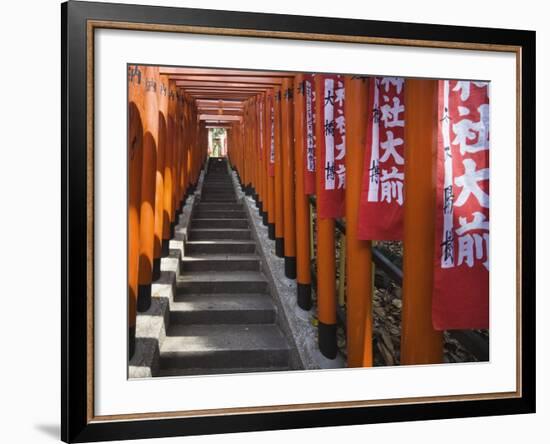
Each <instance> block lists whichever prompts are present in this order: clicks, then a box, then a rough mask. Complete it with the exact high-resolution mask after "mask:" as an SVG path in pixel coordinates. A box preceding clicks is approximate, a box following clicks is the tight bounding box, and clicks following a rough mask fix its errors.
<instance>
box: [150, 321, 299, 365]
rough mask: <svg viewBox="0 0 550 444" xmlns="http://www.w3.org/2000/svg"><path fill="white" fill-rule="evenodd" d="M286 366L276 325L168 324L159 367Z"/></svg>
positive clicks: (284, 344) (286, 355)
mask: <svg viewBox="0 0 550 444" xmlns="http://www.w3.org/2000/svg"><path fill="white" fill-rule="evenodd" d="M288 365H289V347H288V344H287V342H286V339H285V338H284V336H283V334H282V333H281V331H280V330H279V328H278V327H277V326H276V325H270V324H267V325H265V324H264V325H254V324H252V325H251V324H244V325H243V324H230V325H227V324H218V325H172V326H170V327H169V328H168V332H167V336H166V338H165V340H164V342H163V344H162V346H161V348H160V367H161V368H163V369H168V368H176V367H181V368H189V369H191V368H211V369H213V368H219V369H221V368H239V367H245V368H246V367H249V368H250V367H256V368H257V367H263V368H266V367H284V366H288Z"/></svg>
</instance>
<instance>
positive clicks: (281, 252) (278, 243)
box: [275, 237, 285, 257]
mask: <svg viewBox="0 0 550 444" xmlns="http://www.w3.org/2000/svg"><path fill="white" fill-rule="evenodd" d="M275 254H276V255H277V256H278V257H285V240H284V238H282V237H276V238H275Z"/></svg>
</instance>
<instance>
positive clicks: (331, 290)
mask: <svg viewBox="0 0 550 444" xmlns="http://www.w3.org/2000/svg"><path fill="white" fill-rule="evenodd" d="M323 85H324V79H323V76H315V94H316V98H317V103H318V104H319V105H318V106H316V107H315V121H316V122H319V123H320V124H317V125H315V137H316V140H317V144H316V151H317V152H316V156H315V157H316V160H315V162H316V165H315V171H316V174H315V185H316V195H317V196H319V195H320V193H321V190H323V187H324V171H325V167H324V165H322V164H321V163H320V159H321V155H320V154H321V151H320V149H321V145H322V144H321V143H319V141H321V140H322V139H323V138H324V137H325V133H324V125H323V124H322V123H321V122H322V120H321V106H323V104H324V94H323V93H324V87H323ZM316 223H317V316H318V318H319V327H318V337H319V350H320V351H321V353H322V354H323V355H324V356H325V357H327V358H329V359H334V358H335V357H336V354H337V352H338V348H337V344H336V252H335V248H334V219H324V218H320V217H319V212H317V221H316Z"/></svg>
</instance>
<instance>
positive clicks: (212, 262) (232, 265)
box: [181, 254, 260, 272]
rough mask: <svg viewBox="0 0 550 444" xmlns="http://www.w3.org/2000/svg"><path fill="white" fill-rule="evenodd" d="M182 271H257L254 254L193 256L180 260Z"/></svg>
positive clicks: (257, 258)
mask: <svg viewBox="0 0 550 444" xmlns="http://www.w3.org/2000/svg"><path fill="white" fill-rule="evenodd" d="M181 263H182V271H184V272H185V271H224V270H225V271H259V270H260V257H259V256H257V255H255V254H194V255H186V256H184V257H182V259H181Z"/></svg>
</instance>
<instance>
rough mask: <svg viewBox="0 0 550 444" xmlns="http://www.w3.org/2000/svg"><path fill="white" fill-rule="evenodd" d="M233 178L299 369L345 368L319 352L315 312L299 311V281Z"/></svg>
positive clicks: (312, 310)
mask: <svg viewBox="0 0 550 444" xmlns="http://www.w3.org/2000/svg"><path fill="white" fill-rule="evenodd" d="M231 177H232V178H233V184H234V187H235V190H236V192H237V198H238V199H240V200H241V201H242V202H243V203H244V206H245V208H246V212H247V214H248V218H249V220H250V221H251V230H252V235H253V237H254V240H255V241H256V245H257V250H258V254H259V255H260V256H261V257H262V271H263V273H264V274H265V276H266V278H267V279H268V281H269V286H270V289H271V290H272V292H271V293H272V295H273V296H272V297H274V299H275V302H276V304H277V307H278V308H279V313H280V314H282V316H280V317H282V318H283V319H282V320H283V321H284V322H282V325H281V328H282V329H283V330H284V331H285V334H287V337H288V339H289V340H291V341H294V344H292V345H293V346H294V348H295V350H296V352H297V354H298V357H297V359H296V360H298V362H299V365H300V367H299V368H303V369H306V370H309V369H334V368H345V367H346V364H345V360H344V358H343V357H342V355H341V354H340V353H338V355H337V357H336V358H335V359H327V358H325V357H324V356H323V355H322V353H321V352H320V351H319V347H318V345H317V329H316V327H314V326H313V325H312V323H311V319H312V318H313V317H314V315H315V311H314V309H313V308H312V309H311V310H309V311H305V310H302V309H301V308H300V307H298V305H297V303H296V293H297V290H296V281H295V280H294V279H288V278H287V277H286V276H285V273H284V259H283V258H279V257H278V256H277V255H276V254H275V245H274V242H273V241H272V240H271V239H269V237H268V232H267V227H265V226H264V225H263V223H262V218H261V216H260V215H259V212H258V210H257V208H256V203H255V201H254V199H253V198H252V197H248V196H246V195H245V194H244V193H243V191H242V189H241V186H240V184H239V181H238V179H237V174H236V173H235V172H233V171H231ZM281 312H282V313H281Z"/></svg>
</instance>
